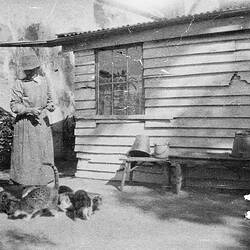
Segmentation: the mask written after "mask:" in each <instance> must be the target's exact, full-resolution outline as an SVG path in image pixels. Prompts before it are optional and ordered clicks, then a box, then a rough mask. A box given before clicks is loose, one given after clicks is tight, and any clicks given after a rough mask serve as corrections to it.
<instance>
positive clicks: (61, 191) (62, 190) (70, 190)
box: [58, 185, 74, 194]
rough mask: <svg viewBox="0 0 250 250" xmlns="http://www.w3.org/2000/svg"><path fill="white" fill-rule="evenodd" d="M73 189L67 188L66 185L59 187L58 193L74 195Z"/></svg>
mask: <svg viewBox="0 0 250 250" xmlns="http://www.w3.org/2000/svg"><path fill="white" fill-rule="evenodd" d="M73 192H74V191H73V189H72V188H70V187H68V186H65V185H62V186H60V187H59V189H58V193H59V194H62V193H73Z"/></svg>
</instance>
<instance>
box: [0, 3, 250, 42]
mask: <svg viewBox="0 0 250 250" xmlns="http://www.w3.org/2000/svg"><path fill="white" fill-rule="evenodd" d="M246 14H250V7H241V8H227V9H223V10H219V11H218V10H217V11H213V12H206V13H200V14H195V15H188V16H178V17H175V18H162V19H160V20H157V21H152V22H146V23H138V24H134V25H125V26H121V27H114V28H108V29H99V30H92V31H85V32H69V33H62V34H57V38H55V39H51V40H45V41H17V42H0V47H53V46H63V45H69V44H72V43H75V42H78V41H87V40H90V39H95V38H98V37H101V36H108V35H111V34H122V33H123V34H124V33H127V34H130V33H132V32H136V31H142V30H148V29H153V28H160V27H164V26H170V25H175V24H181V23H189V22H199V21H204V20H209V19H212V20H215V19H220V18H226V17H234V16H241V15H246Z"/></svg>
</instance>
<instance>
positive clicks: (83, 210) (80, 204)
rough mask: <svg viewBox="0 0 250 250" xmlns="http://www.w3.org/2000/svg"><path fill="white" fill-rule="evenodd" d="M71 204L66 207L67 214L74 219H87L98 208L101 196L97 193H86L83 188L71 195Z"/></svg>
mask: <svg viewBox="0 0 250 250" xmlns="http://www.w3.org/2000/svg"><path fill="white" fill-rule="evenodd" d="M70 199H71V203H72V206H71V207H69V208H68V209H67V213H66V214H67V215H68V216H69V217H70V218H71V219H73V220H75V218H80V219H82V220H89V219H90V216H91V215H92V214H93V213H94V212H95V211H96V210H99V207H100V205H101V204H102V197H101V195H99V194H94V193H89V194H88V193H87V192H86V191H85V190H82V189H80V190H77V191H76V192H75V193H74V195H73V196H71V198H70Z"/></svg>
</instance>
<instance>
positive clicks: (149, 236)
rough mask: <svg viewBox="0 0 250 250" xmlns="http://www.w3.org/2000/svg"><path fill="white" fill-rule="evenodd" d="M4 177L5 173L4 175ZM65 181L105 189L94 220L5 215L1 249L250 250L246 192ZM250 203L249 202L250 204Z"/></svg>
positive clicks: (89, 188) (76, 186) (97, 190)
mask: <svg viewBox="0 0 250 250" xmlns="http://www.w3.org/2000/svg"><path fill="white" fill-rule="evenodd" d="M0 179H1V178H0ZM60 183H61V185H68V186H70V187H71V188H73V189H74V190H77V189H86V190H87V191H89V192H94V193H100V194H102V196H103V205H102V207H101V209H100V211H97V212H96V213H95V214H94V215H93V216H92V217H91V219H90V220H88V221H82V220H80V219H78V220H76V221H72V220H71V219H70V218H68V217H66V216H65V215H64V214H63V213H61V214H60V215H59V217H57V218H54V217H38V218H34V219H32V220H31V221H25V220H20V219H19V220H8V219H7V216H6V214H0V225H1V226H0V249H1V250H2V249H3V250H9V249H11V250H12V249H13V250H38V249H39V250H40V249H41V250H45V249H60V250H64V249H69V250H81V249H84V250H89V249H91V250H99V249H100V250H111V249H112V250H115V249H119V250H123V249H124V250H128V249H129V250H130V249H132V250H133V249H136V250H137V249H138V250H168V249H170V250H172V249H173V250H175V249H181V250H183V249H184V250H185V249H192V250H196V249H197V250H201V249H221V250H233V249H250V221H248V220H246V219H244V213H245V212H246V211H247V209H248V210H250V204H247V202H246V201H244V200H243V194H242V193H241V194H239V193H236V192H234V193H232V192H230V193H228V192H225V191H224V192H220V193H219V192H215V191H212V190H210V191H204V190H191V189H185V190H183V191H182V192H181V193H180V194H179V195H176V194H173V193H172V192H171V190H162V189H161V188H160V187H156V186H151V187H149V186H138V185H129V186H125V190H124V192H122V193H121V192H120V191H119V189H118V187H117V185H118V184H119V183H109V182H105V181H97V180H86V179H80V178H74V177H71V176H67V175H64V176H63V175H62V176H61V178H60ZM247 206H248V207H247Z"/></svg>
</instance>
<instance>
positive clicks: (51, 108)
mask: <svg viewBox="0 0 250 250" xmlns="http://www.w3.org/2000/svg"><path fill="white" fill-rule="evenodd" d="M46 109H47V110H49V111H50V112H53V111H54V110H55V105H54V103H53V100H52V93H51V88H50V86H49V83H48V81H47V106H46Z"/></svg>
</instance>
